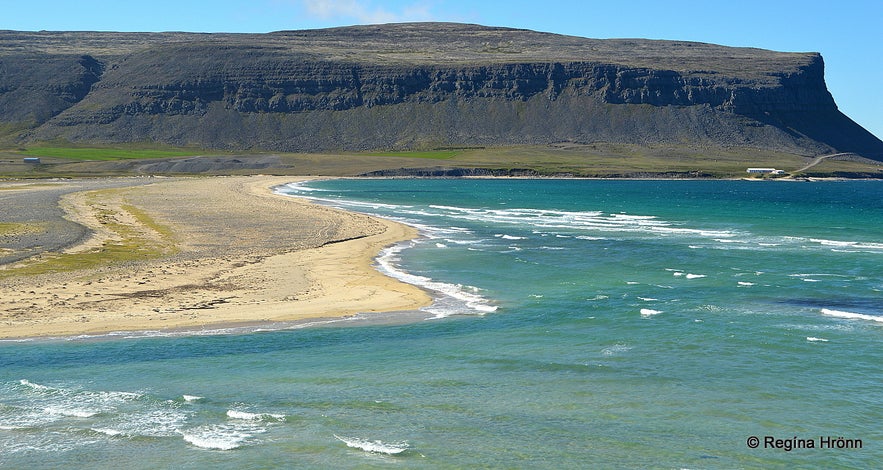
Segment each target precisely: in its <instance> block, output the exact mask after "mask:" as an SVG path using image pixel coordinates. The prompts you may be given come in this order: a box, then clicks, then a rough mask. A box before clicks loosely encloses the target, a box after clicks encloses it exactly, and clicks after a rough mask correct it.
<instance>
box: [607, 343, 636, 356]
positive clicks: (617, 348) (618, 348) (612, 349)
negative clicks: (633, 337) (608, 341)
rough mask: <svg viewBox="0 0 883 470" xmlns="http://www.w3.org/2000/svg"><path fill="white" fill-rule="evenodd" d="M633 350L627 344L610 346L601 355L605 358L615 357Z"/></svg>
mask: <svg viewBox="0 0 883 470" xmlns="http://www.w3.org/2000/svg"><path fill="white" fill-rule="evenodd" d="M631 349H632V347H631V346H628V345H626V344H614V345H613V346H608V347H606V348H604V349H602V350H601V354H603V355H605V356H614V355H617V354H619V353H624V352H628V351H630V350H631Z"/></svg>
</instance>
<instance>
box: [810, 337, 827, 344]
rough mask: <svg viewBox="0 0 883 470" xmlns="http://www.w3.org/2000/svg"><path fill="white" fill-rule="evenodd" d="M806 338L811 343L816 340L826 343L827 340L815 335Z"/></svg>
mask: <svg viewBox="0 0 883 470" xmlns="http://www.w3.org/2000/svg"><path fill="white" fill-rule="evenodd" d="M806 340H807V341H809V342H811V343H816V342H821V343H827V342H828V340H826V339H825V338H816V337H815V336H807V337H806Z"/></svg>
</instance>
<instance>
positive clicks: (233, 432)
mask: <svg viewBox="0 0 883 470" xmlns="http://www.w3.org/2000/svg"><path fill="white" fill-rule="evenodd" d="M263 432H266V430H265V429H264V428H260V427H257V426H244V425H240V424H208V425H204V426H198V427H195V428H191V429H187V430H184V431H180V434H181V437H182V438H183V439H184V441H185V442H187V443H189V444H191V445H194V446H196V447H200V448H203V449H211V450H233V449H237V448H239V447H242V446H243V445H246V444H247V443H248V442H249V441H250V440H251V439H252V438H254V437H255V435H256V434H260V433H263Z"/></svg>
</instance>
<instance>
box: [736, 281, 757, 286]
mask: <svg viewBox="0 0 883 470" xmlns="http://www.w3.org/2000/svg"><path fill="white" fill-rule="evenodd" d="M736 284H738V285H740V286H742V287H751V286H753V285H754V283H753V282H745V281H739V282H737V283H736Z"/></svg>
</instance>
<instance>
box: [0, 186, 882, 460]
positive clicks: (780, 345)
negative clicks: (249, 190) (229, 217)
mask: <svg viewBox="0 0 883 470" xmlns="http://www.w3.org/2000/svg"><path fill="white" fill-rule="evenodd" d="M285 191H287V192H291V193H295V194H300V195H306V196H309V197H313V198H317V199H319V200H321V201H323V202H325V203H329V204H334V205H337V206H340V207H345V208H348V209H352V210H360V211H364V212H368V213H372V214H378V215H383V216H387V217H392V218H395V219H397V220H401V221H404V222H407V223H410V224H413V225H416V226H418V227H420V229H421V232H422V234H423V238H421V239H420V240H417V241H415V242H409V243H405V244H401V245H399V246H396V247H391V248H390V249H388V250H386V251H385V252H384V253H383V254H382V255H381V257H380V258H379V259H378V267H379V269H381V270H384V271H386V272H387V273H389V274H391V275H393V276H396V277H399V278H401V279H404V280H406V281H408V282H413V283H416V284H418V285H421V286H423V287H425V288H428V289H432V290H433V291H434V292H435V293H436V296H437V298H438V300H437V302H436V303H435V305H433V306H432V307H429V308H427V309H425V310H424V311H422V312H415V314H413V315H409V316H408V319H409V321H408V322H406V323H404V324H397V323H396V322H395V321H394V319H393V320H390V318H389V316H388V315H386V316H382V317H383V318H382V323H383V324H372V322H371V317H368V316H364V318H366V320H364V321H361V322H354V321H344V322H332V323H328V324H324V325H320V326H316V327H312V328H303V327H300V326H298V327H297V328H296V329H288V330H280V331H264V332H253V331H254V330H253V329H251V330H248V331H249V332H248V333H245V334H238V333H239V332H238V331H217V332H215V333H218V334H213V335H203V336H180V335H178V336H163V335H162V334H156V333H155V334H152V335H151V336H149V337H141V338H130V339H124V338H121V337H119V336H109V337H105V338H103V340H102V341H96V340H94V339H92V340H84V339H57V340H53V341H31V342H3V343H0V364H2V368H0V448H2V449H3V452H2V453H0V466H3V467H8V468H23V467H28V468H57V467H64V466H83V465H86V466H89V467H91V468H118V467H120V466H128V467H131V468H156V467H170V466H175V467H180V468H204V467H206V466H210V465H211V466H217V467H219V468H243V467H249V468H267V467H275V466H286V467H301V468H315V467H335V468H366V467H368V468H371V467H388V466H398V467H405V468H412V467H425V468H436V467H446V468H451V467H453V468H465V467H505V468H517V467H524V468H537V467H550V466H551V467H558V468H577V467H580V468H584V467H586V466H589V467H592V468H634V467H639V468H757V467H765V468H769V467H802V468H831V467H838V466H840V467H844V468H846V467H858V468H862V467H863V468H872V467H874V466H875V465H876V464H877V463H878V462H879V461H880V459H881V458H883V447H881V442H883V426H881V425H880V424H879V423H880V422H881V419H883V395H881V393H880V385H881V383H883V372H881V368H880V364H883V352H881V348H880V344H881V343H880V341H881V339H883V323H881V321H880V319H881V318H883V302H881V289H883V263H881V261H883V184H881V183H880V182H870V181H857V182H824V183H755V182H736V181H731V182H727V181H584V180H333V181H322V182H311V183H308V186H303V185H296V186H294V187H290V188H288V189H285ZM379 320H380V319H379ZM379 320H378V321H379ZM278 327H279V328H284V327H285V325H279V326H278ZM221 333H223V334H221ZM752 436H757V437H759V439H760V445H759V447H758V448H751V447H749V445H748V439H749V438H750V437H752ZM823 436H831V437H833V438H838V437H842V438H844V441H842V442H847V441H846V440H849V441H848V442H849V443H852V444H853V445H852V446H851V448H842V449H837V448H834V449H830V448H818V447H820V446H821V445H822V444H823V443H826V442H832V441H830V440H824V442H823V439H822V437H823ZM767 437H770V438H773V440H772V441H770V442H771V444H769V445H768V444H766V441H767V439H766V438H767ZM775 439H778V440H779V444H780V445H779V447H783V446H785V445H786V441H787V442H790V443H792V444H794V445H793V446H791V447H798V446H799V445H800V444H801V443H802V444H803V447H806V446H807V443H808V442H812V443H813V444H814V446H815V447H816V448H813V449H806V448H794V449H792V450H791V451H786V450H785V449H784V448H775V445H776V441H775ZM857 440H860V441H861V448H855V447H856V445H855V444H856V441H857ZM838 442H839V441H838Z"/></svg>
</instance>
